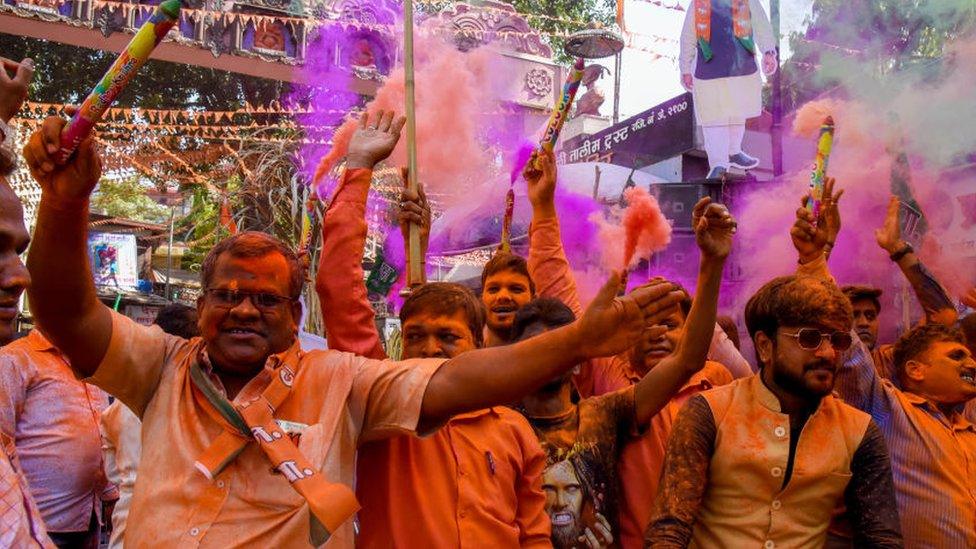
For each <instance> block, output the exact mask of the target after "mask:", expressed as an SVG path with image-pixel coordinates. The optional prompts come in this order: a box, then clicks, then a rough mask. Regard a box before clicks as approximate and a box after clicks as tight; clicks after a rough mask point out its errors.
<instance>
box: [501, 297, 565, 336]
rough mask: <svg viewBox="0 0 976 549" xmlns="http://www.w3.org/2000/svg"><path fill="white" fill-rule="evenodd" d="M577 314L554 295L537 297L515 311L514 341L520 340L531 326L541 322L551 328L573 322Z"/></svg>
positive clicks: (513, 324) (513, 323)
mask: <svg viewBox="0 0 976 549" xmlns="http://www.w3.org/2000/svg"><path fill="white" fill-rule="evenodd" d="M574 320H576V315H575V314H573V310H572V309H570V308H569V307H568V306H567V305H566V304H565V303H563V302H562V301H560V300H558V299H556V298H554V297H537V298H535V299H533V300H532V301H530V302H528V303H526V304H525V305H523V306H522V308H521V309H519V310H518V312H517V313H515V320H514V321H512V341H519V340H520V339H522V336H523V335H525V330H526V329H528V327H529V326H531V325H533V324H535V323H537V322H540V323H542V324H544V325H545V326H547V327H549V328H558V327H560V326H565V325H567V324H571V323H572V322H573V321H574Z"/></svg>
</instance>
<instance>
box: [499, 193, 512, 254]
mask: <svg viewBox="0 0 976 549" xmlns="http://www.w3.org/2000/svg"><path fill="white" fill-rule="evenodd" d="M514 216H515V189H512V188H509V189H508V193H507V194H506V195H505V217H504V218H503V219H502V246H501V251H503V252H511V251H512V218H513V217H514Z"/></svg>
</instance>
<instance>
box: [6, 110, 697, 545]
mask: <svg viewBox="0 0 976 549" xmlns="http://www.w3.org/2000/svg"><path fill="white" fill-rule="evenodd" d="M393 118H394V117H393V116H390V115H387V116H384V117H383V118H382V119H381V122H380V124H381V125H382V126H380V125H377V126H376V127H374V128H373V130H375V131H377V132H380V133H383V134H387V137H383V136H378V138H382V139H386V140H388V141H390V142H395V141H396V139H397V138H398V135H399V131H400V128H401V127H402V121H401V119H399V118H396V119H395V122H393V121H390V122H385V120H387V119H391V120H392V119H393ZM64 124H65V121H64V120H63V119H60V118H57V117H51V118H48V119H46V120H45V121H44V123H43V124H42V125H41V127H40V128H39V130H38V131H37V132H35V133H34V134H33V135H32V136H31V138H30V141H29V142H28V144H27V146H26V147H25V149H24V156H25V158H26V159H27V163H28V166H29V167H30V170H31V173H32V175H33V176H34V178H35V179H36V180H37V181H38V183H39V184H40V186H41V188H42V196H41V202H40V205H39V207H38V221H37V228H36V231H35V234H34V243H33V245H32V247H31V251H30V255H29V258H28V268H29V269H30V270H31V273H32V275H33V276H34V287H33V290H32V291H31V303H32V305H33V309H34V314H35V318H36V320H37V323H38V325H39V326H40V328H41V329H42V330H43V331H44V332H45V334H47V335H48V336H49V337H50V339H51V341H52V342H53V343H54V344H55V345H56V346H57V347H58V348H59V349H61V350H62V352H64V354H65V355H66V356H67V357H68V358H69V361H70V363H71V366H72V368H73V369H74V371H75V373H76V374H77V375H78V377H80V378H82V379H87V380H89V381H90V382H92V383H94V384H95V385H98V386H100V387H102V388H103V389H105V390H106V391H108V392H109V393H110V394H113V395H115V396H116V397H117V398H118V399H119V400H122V401H123V402H124V403H125V404H126V405H127V406H129V407H130V408H131V409H132V410H133V411H134V412H136V414H137V415H139V416H140V417H141V419H142V425H143V440H144V442H145V445H144V447H143V458H142V463H141V467H140V478H141V482H142V484H140V486H142V487H143V488H142V489H140V490H138V491H137V492H136V494H135V496H134V500H133V502H132V508H131V511H130V521H131V522H132V523H140V524H143V525H144V527H143V528H141V529H139V530H138V532H137V531H135V530H133V531H132V532H130V534H132V535H131V536H127V537H130V538H132V539H127V540H126V542H127V544H130V545H133V546H135V547H139V546H144V545H148V544H153V545H157V546H158V545H168V546H184V545H201V546H207V547H217V546H220V547H226V546H265V547H274V546H289V547H295V546H304V545H321V544H322V543H324V542H325V541H326V540H327V539H328V541H329V546H330V547H349V546H351V545H352V541H353V536H352V528H351V521H350V520H349V518H350V517H351V516H352V514H353V513H354V512H355V510H356V509H357V507H358V503H357V502H356V500H355V497H354V496H353V494H352V490H351V487H352V485H353V471H354V460H355V452H356V448H357V446H358V445H359V443H360V442H364V441H367V440H376V439H380V438H385V437H389V436H392V435H394V434H398V433H409V432H416V431H419V432H430V431H432V430H434V429H436V428H437V427H438V426H440V425H442V424H443V423H445V422H446V421H448V420H449V419H450V418H451V417H452V416H454V415H457V414H461V413H465V412H469V411H473V410H479V409H483V408H487V407H490V406H493V405H498V404H503V403H509V402H514V401H516V400H518V399H519V398H521V397H522V396H523V395H525V394H527V393H529V392H531V391H533V390H534V389H536V388H537V387H539V386H541V385H542V384H543V383H545V382H546V381H548V380H550V379H552V378H553V377H556V376H558V375H560V374H562V373H563V372H566V371H568V370H569V369H571V368H572V367H573V366H574V365H575V364H578V363H579V362H581V361H583V360H586V359H589V358H592V357H595V356H605V355H612V354H616V353H618V352H621V351H623V350H624V349H626V348H628V347H629V346H630V345H631V344H632V342H633V341H634V340H635V339H636V338H637V337H638V336H639V334H640V333H641V331H642V329H643V326H644V325H645V323H646V322H648V321H653V320H654V319H655V318H657V317H659V316H663V315H664V314H665V313H666V311H667V310H668V309H669V308H670V307H671V306H673V305H674V303H676V302H677V300H678V299H679V297H680V295H679V294H678V293H677V292H672V291H671V286H670V285H669V284H656V285H650V286H645V287H642V288H640V289H638V290H635V291H634V292H631V293H630V294H629V295H627V296H625V297H615V295H616V292H617V290H618V286H619V280H620V277H619V275H617V274H614V275H613V276H612V277H611V279H610V281H609V282H608V283H607V285H606V287H605V288H604V290H603V291H601V293H600V297H599V298H598V299H597V300H595V301H594V302H593V303H592V304H591V305H590V307H589V308H588V309H587V311H586V313H585V314H583V316H582V317H581V318H580V319H579V320H578V321H576V322H574V323H572V324H570V325H568V326H565V327H562V328H559V329H556V330H553V331H551V332H548V333H546V334H544V335H542V336H539V337H536V338H532V339H531V340H529V341H525V342H521V343H518V344H515V345H508V346H502V347H497V348H491V349H478V350H473V351H471V352H468V353H463V354H461V355H458V356H456V357H454V358H452V359H450V360H444V359H415V360H410V361H404V362H395V361H381V360H373V359H366V358H361V357H356V356H354V355H351V354H347V353H341V352H337V351H312V352H308V353H305V352H303V351H302V350H301V349H300V347H299V345H298V341H297V337H296V334H297V331H298V326H297V323H298V319H299V316H300V304H299V303H298V297H299V296H300V295H301V293H302V286H303V284H304V273H303V272H302V270H301V266H300V264H299V261H298V259H297V257H296V256H295V254H294V252H293V251H292V250H291V249H290V248H289V247H288V246H287V245H285V244H284V243H282V242H281V241H279V240H277V239H275V238H273V237H271V236H269V235H266V234H263V233H256V232H247V233H241V234H238V235H235V236H233V237H230V238H228V239H225V240H223V241H221V242H219V243H218V244H217V245H216V246H215V247H214V249H213V250H211V252H210V254H209V255H208V257H207V259H206V260H205V261H204V265H203V269H202V273H201V282H202V286H203V288H204V291H203V294H202V295H201V297H200V298H199V300H198V302H197V310H198V312H199V317H200V321H199V324H200V332H201V336H202V337H200V338H194V339H192V340H189V341H187V340H184V339H182V338H176V337H172V336H168V335H166V334H164V333H163V332H162V331H161V330H159V329H157V328H149V327H144V326H140V325H138V324H136V323H134V322H133V321H131V320H129V319H127V318H125V317H123V316H121V315H119V314H117V313H114V312H113V311H112V310H111V309H109V308H108V307H106V306H104V305H103V304H101V303H100V302H99V301H98V299H97V296H96V293H95V287H94V283H93V279H92V276H91V266H90V265H89V264H88V259H87V251H86V242H87V233H88V204H89V196H90V194H91V192H92V190H93V189H94V187H95V185H96V183H97V182H98V179H99V177H100V176H101V162H100V160H99V158H98V154H97V152H96V149H95V145H94V142H93V140H92V139H91V138H89V139H86V140H85V141H83V142H82V143H81V144H80V146H79V147H78V150H77V152H76V154H75V155H74V157H72V158H71V159H70V160H69V161H68V162H67V163H66V164H65V165H63V166H59V165H57V164H55V162H54V154H55V153H56V152H57V150H58V143H59V137H60V134H61V131H62V128H63V127H64ZM445 362H450V365H449V366H446V367H443V368H442V367H441V366H442V365H444V363H445ZM285 435H289V436H285Z"/></svg>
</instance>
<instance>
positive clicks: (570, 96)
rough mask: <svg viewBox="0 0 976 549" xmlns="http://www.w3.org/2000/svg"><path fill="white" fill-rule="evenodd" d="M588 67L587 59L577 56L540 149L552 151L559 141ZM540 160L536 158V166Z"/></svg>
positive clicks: (541, 141) (553, 111)
mask: <svg viewBox="0 0 976 549" xmlns="http://www.w3.org/2000/svg"><path fill="white" fill-rule="evenodd" d="M584 68H586V61H585V60H584V59H583V58H582V57H578V58H576V63H574V64H573V68H572V69H570V71H569V75H567V76H566V83H565V84H563V92H562V94H560V96H559V98H558V99H557V100H556V106H555V108H553V109H552V114H551V115H549V122H548V124H546V131H545V133H543V134H542V139H541V140H539V150H542V151H548V152H552V151H553V150H554V149H555V148H556V143H557V142H558V141H559V134H560V132H562V131H563V124H565V123H566V119H567V118H569V110H570V109H571V108H572V107H573V101H574V100H575V99H576V92H578V91H579V88H580V83H581V82H582V81H583V69H584ZM538 166H539V160H538V158H537V159H536V167H538Z"/></svg>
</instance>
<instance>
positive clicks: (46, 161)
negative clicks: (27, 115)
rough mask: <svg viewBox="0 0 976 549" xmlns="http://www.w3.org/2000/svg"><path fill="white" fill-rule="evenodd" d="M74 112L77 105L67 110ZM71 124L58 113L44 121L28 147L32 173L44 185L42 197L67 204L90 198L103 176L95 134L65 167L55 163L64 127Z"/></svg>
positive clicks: (25, 147) (82, 143)
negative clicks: (96, 148) (94, 139)
mask: <svg viewBox="0 0 976 549" xmlns="http://www.w3.org/2000/svg"><path fill="white" fill-rule="evenodd" d="M65 111H66V112H67V113H68V114H69V115H70V114H73V113H74V108H70V109H65ZM66 123H67V121H66V120H64V119H63V118H60V117H57V116H50V117H48V118H47V119H45V120H44V122H43V123H42V124H41V127H40V128H39V129H38V130H37V131H35V132H34V133H33V134H32V135H31V136H30V139H29V140H28V141H27V145H25V146H24V159H25V160H26V161H27V167H28V168H29V169H30V172H31V175H32V176H34V179H35V180H36V181H37V183H38V184H40V186H41V191H43V196H42V198H45V199H50V200H56V201H59V202H64V203H77V202H83V201H87V200H88V197H89V196H90V195H91V192H92V190H93V189H94V188H95V185H96V184H97V183H98V180H99V178H101V176H102V162H101V160H100V159H99V157H98V152H97V151H96V150H95V143H94V142H93V141H92V138H91V137H88V138H86V139H85V140H84V141H82V142H81V144H80V145H79V146H78V149H77V150H76V151H75V154H74V156H72V157H71V158H70V159H68V162H67V163H66V164H64V165H63V166H58V165H56V164H55V163H54V157H55V153H57V152H58V149H59V148H60V143H61V129H62V128H64V125H65V124H66Z"/></svg>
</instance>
